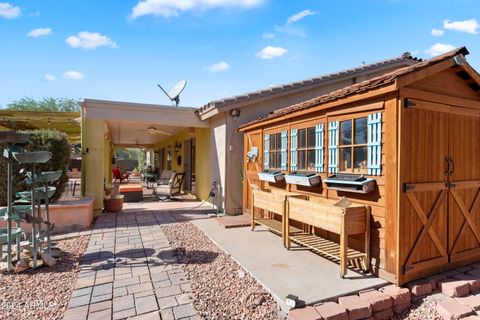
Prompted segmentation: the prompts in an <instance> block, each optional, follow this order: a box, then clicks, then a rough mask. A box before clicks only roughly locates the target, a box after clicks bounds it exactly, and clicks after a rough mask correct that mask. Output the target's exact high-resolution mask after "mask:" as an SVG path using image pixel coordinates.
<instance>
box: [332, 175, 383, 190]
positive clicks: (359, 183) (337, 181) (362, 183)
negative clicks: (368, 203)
mask: <svg viewBox="0 0 480 320" xmlns="http://www.w3.org/2000/svg"><path fill="white" fill-rule="evenodd" d="M325 183H326V184H327V189H330V190H338V191H343V192H353V193H370V192H372V191H373V190H375V186H376V184H377V181H376V180H375V179H370V178H366V177H364V176H363V175H358V177H356V176H355V175H351V174H337V175H333V176H330V177H328V178H327V179H326V180H325Z"/></svg>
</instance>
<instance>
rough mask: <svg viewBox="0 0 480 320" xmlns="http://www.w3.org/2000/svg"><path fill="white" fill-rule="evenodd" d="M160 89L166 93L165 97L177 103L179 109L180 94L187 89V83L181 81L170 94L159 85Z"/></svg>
mask: <svg viewBox="0 0 480 320" xmlns="http://www.w3.org/2000/svg"><path fill="white" fill-rule="evenodd" d="M157 85H158V87H159V88H160V89H162V91H163V92H164V93H165V95H166V96H167V97H168V98H169V99H170V100H172V102H173V101H175V104H176V106H177V107H178V104H179V103H180V93H182V91H183V89H185V86H186V85H187V81H185V80H180V81H178V82H177V84H175V85H174V86H173V88H172V90H170V92H169V93H167V91H165V90H164V89H163V88H162V86H161V85H159V84H157Z"/></svg>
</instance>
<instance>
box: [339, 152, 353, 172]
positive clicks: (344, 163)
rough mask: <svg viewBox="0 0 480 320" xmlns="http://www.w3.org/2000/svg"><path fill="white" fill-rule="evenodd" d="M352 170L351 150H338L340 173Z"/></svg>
mask: <svg viewBox="0 0 480 320" xmlns="http://www.w3.org/2000/svg"><path fill="white" fill-rule="evenodd" d="M351 168H352V148H340V171H345V170H347V169H351Z"/></svg>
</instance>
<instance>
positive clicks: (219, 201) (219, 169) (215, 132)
mask: <svg viewBox="0 0 480 320" xmlns="http://www.w3.org/2000/svg"><path fill="white" fill-rule="evenodd" d="M210 128H211V134H210V148H211V152H210V156H211V160H212V161H211V177H210V179H211V182H212V183H213V182H216V183H217V185H218V191H217V194H216V199H215V200H216V201H215V202H216V203H215V205H216V206H217V207H218V208H219V209H220V210H224V205H225V195H226V193H225V185H226V184H227V180H226V163H227V161H226V152H227V151H226V144H227V142H226V140H227V136H226V135H227V126H226V122H225V113H220V114H218V115H216V116H214V117H213V118H211V119H210Z"/></svg>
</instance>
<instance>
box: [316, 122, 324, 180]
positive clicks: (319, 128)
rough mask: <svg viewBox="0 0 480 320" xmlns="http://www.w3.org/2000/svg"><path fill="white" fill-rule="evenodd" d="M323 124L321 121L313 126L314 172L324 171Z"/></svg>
mask: <svg viewBox="0 0 480 320" xmlns="http://www.w3.org/2000/svg"><path fill="white" fill-rule="evenodd" d="M323 127H324V125H323V123H320V124H317V125H316V126H315V171H316V172H324V171H325V169H324V164H323V159H324V156H325V152H324V147H323V144H324V138H325V133H324V128H323Z"/></svg>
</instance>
